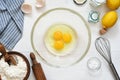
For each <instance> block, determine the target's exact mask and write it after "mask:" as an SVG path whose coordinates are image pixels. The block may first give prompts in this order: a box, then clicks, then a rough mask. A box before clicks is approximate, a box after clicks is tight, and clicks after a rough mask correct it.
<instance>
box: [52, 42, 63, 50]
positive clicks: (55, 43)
mask: <svg viewBox="0 0 120 80" xmlns="http://www.w3.org/2000/svg"><path fill="white" fill-rule="evenodd" d="M54 48H55V49H56V50H61V49H63V48H64V43H63V41H55V42H54Z"/></svg>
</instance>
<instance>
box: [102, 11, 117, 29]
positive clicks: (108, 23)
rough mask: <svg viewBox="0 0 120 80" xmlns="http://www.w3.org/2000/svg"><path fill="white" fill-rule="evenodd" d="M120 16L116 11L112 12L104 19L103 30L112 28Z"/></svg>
mask: <svg viewBox="0 0 120 80" xmlns="http://www.w3.org/2000/svg"><path fill="white" fill-rule="evenodd" d="M117 19H118V15H117V12H115V11H110V12H108V13H106V14H105V15H104V16H103V17H102V25H103V28H105V29H107V28H111V27H112V26H113V25H114V24H115V23H116V21H117Z"/></svg>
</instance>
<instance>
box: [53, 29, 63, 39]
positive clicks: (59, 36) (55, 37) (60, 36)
mask: <svg viewBox="0 0 120 80" xmlns="http://www.w3.org/2000/svg"><path fill="white" fill-rule="evenodd" d="M54 39H55V40H61V39H62V32H61V31H56V32H54Z"/></svg>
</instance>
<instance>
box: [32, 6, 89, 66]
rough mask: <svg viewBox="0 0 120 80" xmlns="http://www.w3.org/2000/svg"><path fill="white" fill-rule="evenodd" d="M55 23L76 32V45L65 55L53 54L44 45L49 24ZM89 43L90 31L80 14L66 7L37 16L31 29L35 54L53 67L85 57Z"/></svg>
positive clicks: (71, 63)
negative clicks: (66, 26)
mask: <svg viewBox="0 0 120 80" xmlns="http://www.w3.org/2000/svg"><path fill="white" fill-rule="evenodd" d="M56 23H59V24H60V23H61V24H65V25H69V26H70V28H71V29H72V30H73V31H74V32H75V34H76V35H75V36H76V43H75V44H76V45H74V46H75V47H73V48H74V49H72V50H71V51H70V52H69V54H67V55H62V56H59V55H53V54H51V53H52V52H51V51H50V50H48V49H47V47H46V43H45V36H46V33H47V31H48V30H49V29H50V27H51V25H53V24H56ZM90 43H91V33H90V29H89V27H88V25H87V23H86V21H85V20H84V18H83V17H82V16H81V15H80V14H78V13H77V12H75V11H73V10H71V9H67V8H55V9H51V10H48V11H46V12H45V13H43V14H42V15H40V16H39V17H38V19H37V20H36V22H35V23H34V25H33V28H32V31H31V44H32V48H33V50H34V51H35V53H36V55H37V56H38V57H40V59H42V60H43V61H44V62H45V63H47V64H49V65H51V66H54V67H67V66H70V65H73V64H76V63H77V62H79V61H80V60H82V59H83V58H84V57H85V55H86V53H87V52H88V50H89V47H90ZM54 54H55V53H54ZM56 54H57V53H56Z"/></svg>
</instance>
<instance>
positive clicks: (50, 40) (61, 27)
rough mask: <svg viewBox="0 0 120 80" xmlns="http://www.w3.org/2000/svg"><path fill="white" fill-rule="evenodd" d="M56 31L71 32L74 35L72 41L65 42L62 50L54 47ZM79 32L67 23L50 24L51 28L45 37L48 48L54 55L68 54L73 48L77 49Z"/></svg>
mask: <svg viewBox="0 0 120 80" xmlns="http://www.w3.org/2000/svg"><path fill="white" fill-rule="evenodd" d="M56 31H61V32H62V33H63V34H64V33H69V34H70V35H71V37H72V39H71V42H70V43H64V48H63V49H61V50H56V49H55V48H54V42H55V40H54V37H53V35H54V33H55V32H56ZM77 42H78V41H77V33H76V32H75V30H74V29H73V28H72V27H70V26H69V25H66V24H53V25H52V26H50V28H49V29H48V30H47V31H46V34H45V38H44V43H45V46H46V48H47V50H48V51H49V52H50V53H52V54H53V55H57V56H65V55H67V54H70V53H71V52H72V51H73V50H75V48H76V46H77Z"/></svg>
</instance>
